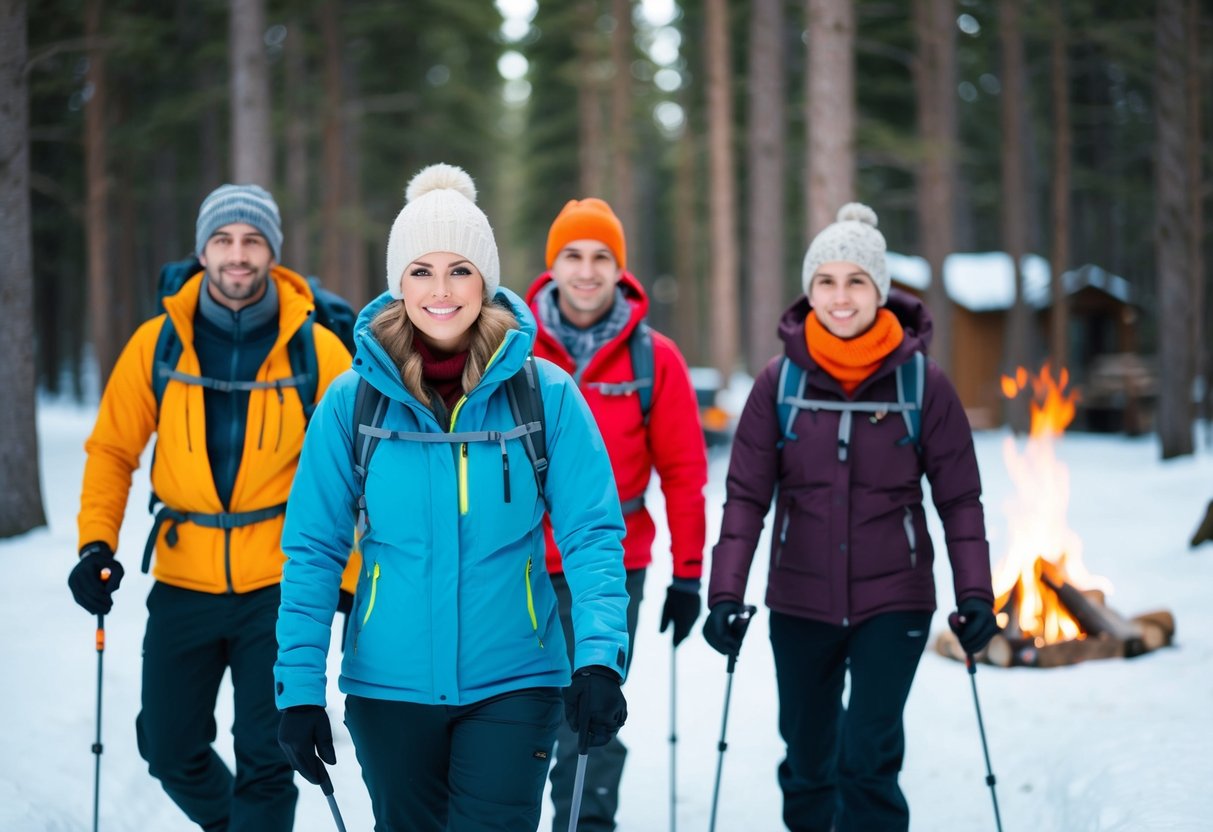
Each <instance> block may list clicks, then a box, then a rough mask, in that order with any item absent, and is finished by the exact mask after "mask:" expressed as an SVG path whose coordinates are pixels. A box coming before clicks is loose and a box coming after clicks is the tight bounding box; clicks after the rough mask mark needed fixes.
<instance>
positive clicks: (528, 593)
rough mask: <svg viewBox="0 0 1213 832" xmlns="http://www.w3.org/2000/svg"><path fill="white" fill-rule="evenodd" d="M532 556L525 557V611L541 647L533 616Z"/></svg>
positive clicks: (541, 643)
mask: <svg viewBox="0 0 1213 832" xmlns="http://www.w3.org/2000/svg"><path fill="white" fill-rule="evenodd" d="M532 563H533V558H527V559H526V611H527V614H528V615H530V616H531V629H532V630H533V631H534V632H535V640H536V641H538V642H539V646H540V647H543V639H542V638H541V637H540V635H539V619H538V618H537V617H536V616H535V594H534V591H533V590H532V589H531V566H532Z"/></svg>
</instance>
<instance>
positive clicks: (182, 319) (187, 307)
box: [78, 265, 359, 593]
mask: <svg viewBox="0 0 1213 832" xmlns="http://www.w3.org/2000/svg"><path fill="white" fill-rule="evenodd" d="M271 279H272V280H273V281H274V282H275V284H276V285H277V289H278V298H279V309H278V340H277V341H276V342H275V343H274V346H273V347H272V348H271V349H270V352H269V355H268V356H267V357H266V359H265V362H264V363H263V364H262V365H261V368H260V370H258V372H257V380H259V381H273V380H275V379H282V378H289V377H290V376H291V375H292V373H291V363H290V359H289V357H288V355H287V342H288V341H289V340H290V339H291V336H292V335H294V334H295V332H297V331H298V329H299V327H300V326H302V325H303V322H304V321H305V320H306V319H307V317H308V315H309V314H310V313H311V310H312V309H313V303H312V292H311V289H310V288H309V286H308V284H307V281H306V280H305V279H304V278H303V277H301V276H299V275H298V274H296V273H295V272H293V271H291V270H290V269H286V268H283V267H282V266H277V265H275V266H274V267H273V269H272V270H271ZM201 287H202V273H201V272H200V273H199V274H196V275H194V276H193V277H191V278H190V279H189V280H188V281H186V283H185V285H184V286H182V288H181V290H180V291H179V292H178V293H177V294H175V295H173V296H171V297H168V298H165V300H164V307H165V309H166V310H167V311H166V314H167V315H168V316H169V317H170V318H172V320H173V325H174V326H175V327H176V330H177V334H178V336H179V337H180V339H181V344H182V351H181V359H180V361H179V362H178V363H177V369H178V370H179V371H181V372H184V373H189V374H191V375H198V374H199V373H200V366H199V362H198V354H197V353H196V352H195V351H194V346H193V340H194V313H195V311H196V310H197V307H198V294H199V292H200V291H201ZM164 318H165V316H164V315H158V316H157V317H155V318H152V319H151V320H150V321H147V322H146V323H144V324H143V325H141V326H140V327H139V328H138V329H137V330H136V331H135V334H134V335H133V336H132V337H131V339H130V341H128V342H127V344H126V347H125V348H124V349H123V350H122V354H121V355H120V356H119V357H118V362H117V363H116V364H115V365H114V370H113V373H112V374H111V375H110V378H109V381H108V382H107V384H106V386H105V393H104V394H103V395H102V397H101V407H100V410H99V411H98V414H97V423H96V425H95V426H94V428H93V433H92V435H91V436H90V437H89V438H88V440H87V441H86V442H85V444H84V449H85V451H86V452H87V454H88V459H87V461H86V463H85V466H84V486H83V489H82V493H81V497H80V515H79V518H78V523H79V533H80V538H79V540H80V545H84V544H85V543H88V542H90V541H94V540H101V541H104V542H105V543H108V544H109V545H110V546H111V547H112V548H113V549H114V550H115V551H118V529H119V528H120V527H121V525H122V517H123V513H124V510H125V508H126V502H127V496H128V494H129V492H130V486H131V475H132V474H133V473H134V471H135V469H136V468H138V467H139V457H140V455H141V454H142V453H143V450H144V448H145V447H146V446H147V442H148V440H149V439H150V438H151V435H152V433H153V432H154V433H156V435H157V436H156V453H155V456H154V461H153V464H152V489H153V491H155V493H156V495H157V496H158V497H159V498H160V499H161V500H162V501H163V502H164V504H165V505H166V506H169V507H170V508H173V509H175V510H177V511H180V512H201V513H208V514H213V513H219V512H222V511H224V506H223V504H222V503H221V502H220V500H219V494H218V492H217V491H216V489H215V482H214V477H213V476H212V475H211V468H210V461H209V459H208V458H207V448H206V424H205V422H206V409H205V407H204V406H203V388H202V387H199V386H197V385H191V384H183V383H181V382H178V381H175V380H171V381H170V382H169V383H168V386H167V387H166V388H165V390H164V400H163V402H162V403H161V406H160V412H159V414H157V412H156V398H155V394H154V393H153V391H152V371H153V353H154V352H155V349H156V341H157V339H158V337H159V335H160V329H161V326H162V325H163V323H164ZM312 331H313V333H314V334H315V339H316V362H317V365H318V368H319V375H320V377H319V380H318V384H317V390H316V398H317V401H319V399H320V397H321V396H323V394H324V391H325V389H327V388H328V386H329V384H330V383H331V382H332V381H333V379H334V378H336V377H337V376H338V375H340V374H341V373H342V372H344V371H345V370H347V369H349V367H350V354H349V352H348V351H347V350H346V348H345V346H344V345H343V344H342V343H341V340H340V339H339V338H338V337H337V336H336V335H334V334H333V333H331V332H329V331H328V330H327V329H324V328H323V327H320V326H317V327H314V328H313V330H312ZM248 407H249V411H248V418H247V428H246V431H245V439H244V452H243V456H242V457H241V460H240V470H239V472H238V473H237V475H236V481H235V484H234V486H233V488H232V494H231V505H230V506H229V507H228V508H227V510H228V511H230V512H233V513H236V512H247V511H254V510H257V509H264V508H269V507H271V506H275V505H278V504H280V503H284V502H286V498H287V496H288V495H289V494H290V490H291V482H292V480H293V479H294V476H295V467H296V466H297V465H298V463H299V452H300V449H301V448H302V447H303V433H304V429H305V427H306V424H305V420H304V415H303V407H302V405H301V403H300V401H299V394H298V392H297V391H296V388H294V387H284V388H281V389H280V390H273V389H267V390H256V391H253V392H252V393H250V394H249V404H248ZM282 522H283V517H282V515H278V516H277V517H273V518H271V519H269V520H264V521H261V522H259V523H254V524H252V525H248V526H242V527H240V528H235V529H230V530H224V529H214V528H204V527H202V526H199V525H196V524H194V523H180V524H176V525H175V526H174V525H173V524H169V523H166V524H164V525H163V526H162V527H161V528H160V532H159V535H158V539H157V541H156V554H155V559H154V568H153V570H152V575H153V577H155V578H156V580H158V581H163V582H164V583H166V584H172V585H173V586H179V587H183V588H185V589H192V590H197V591H199V592H212V593H222V592H251V591H252V590H255V589H261V588H262V587H266V586H271V585H273V584H276V583H278V582H279V581H280V580H281V578H282V564H283V561H284V560H285V556H284V555H283V553H282V548H281V537H282ZM171 528H175V530H176V534H177V537H178V539H177V543H176V545H175V546H170V545H169V544H168V542H167V541H166V539H165V537H166V534H167V533H168V531H169V530H170V529H171ZM140 544H142V541H140ZM132 551H142V550H141V548H140V549H135V548H134V547H132ZM127 560H128V562H130V560H131V559H130V558H128V559H127ZM354 561H355V558H351V561H350V564H349V568H348V569H347V574H346V575H345V576H344V577H345V580H344V581H343V585H346V584H348V587H349V588H350V589H352V588H353V586H354V585H355V583H356V576H357V570H358V569H359V566H358V565H357V564H356V563H354Z"/></svg>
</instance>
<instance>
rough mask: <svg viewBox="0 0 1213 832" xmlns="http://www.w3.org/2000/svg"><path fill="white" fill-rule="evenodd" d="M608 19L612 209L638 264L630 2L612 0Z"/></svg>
mask: <svg viewBox="0 0 1213 832" xmlns="http://www.w3.org/2000/svg"><path fill="white" fill-rule="evenodd" d="M611 16H612V17H613V18H614V19H615V29H614V31H612V32H611V65H612V66H613V67H614V68H615V73H614V75H613V76H612V77H611V183H612V186H613V187H612V194H611V208H612V209H614V211H615V215H616V216H618V217H619V221H620V222H621V223H623V228H624V233H625V234H627V235H628V260H630V261H631V262H633V263H638V262H640V261H639V259H638V257H636V256H634V255H635V254H636V253H637V252H638V250H639V248H638V247H636V246H634V245H633V244H634V243H637V242H639V241H640V226H639V223H638V222H637V215H636V165H635V164H634V162H633V158H632V149H633V144H634V142H633V141H632V133H633V130H634V129H635V127H634V126H633V124H634V119H633V118H632V105H633V102H634V101H635V97H636V95H635V84H634V83H633V78H632V56H633V52H634V51H635V37H636V36H635V31H634V29H633V27H632V0H612V2H611Z"/></svg>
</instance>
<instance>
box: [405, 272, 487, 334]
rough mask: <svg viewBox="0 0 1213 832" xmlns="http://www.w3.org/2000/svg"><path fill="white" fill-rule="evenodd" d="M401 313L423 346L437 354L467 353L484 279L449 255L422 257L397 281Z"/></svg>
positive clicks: (480, 302)
mask: <svg viewBox="0 0 1213 832" xmlns="http://www.w3.org/2000/svg"><path fill="white" fill-rule="evenodd" d="M400 291H401V293H402V294H403V295H404V311H405V314H407V315H408V316H409V320H410V321H412V322H413V326H415V327H416V328H417V332H418V334H420V336H421V338H422V340H424V341H425V343H426V345H427V346H429V347H432V348H434V349H436V350H439V351H440V352H462V351H463V350H465V349H467V346H468V341H469V339H470V336H469V334H468V333H469V332H470V330H471V328H472V324H473V323H475V322H476V319H477V318H479V317H480V308H481V306H483V305H484V277H483V276H482V275H481V274H480V270H479V269H477V268H476V267H475V266H473V265H472V263H471V261H469V260H467V259H466V258H465V257H463V256H462V255H459V254H452V253H451V252H449V251H432V252H430V253H429V254H423V255H421V256H420V257H418V258H417V259H416V260H414V261H413V262H412V263H409V264H408V265H407V266H405V267H404V274H403V275H402V276H401V278H400Z"/></svg>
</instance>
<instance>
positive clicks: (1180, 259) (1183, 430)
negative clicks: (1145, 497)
mask: <svg viewBox="0 0 1213 832" xmlns="http://www.w3.org/2000/svg"><path fill="white" fill-rule="evenodd" d="M1154 45H1155V59H1156V64H1155V69H1154V82H1155V83H1154V123H1155V129H1156V131H1157V133H1156V136H1157V140H1156V147H1157V150H1156V157H1155V174H1154V199H1155V217H1154V234H1155V244H1156V246H1157V249H1156V251H1157V254H1156V260H1155V262H1156V264H1157V268H1156V271H1157V280H1158V283H1157V285H1158V332H1159V338H1158V377H1159V396H1158V435H1159V438H1160V439H1161V440H1162V457H1163V459H1171V458H1172V457H1176V456H1182V455H1185V454H1190V453H1192V450H1193V448H1192V410H1191V373H1190V371H1189V368H1190V366H1191V354H1190V353H1191V339H1190V336H1189V329H1190V321H1191V315H1190V312H1189V304H1190V303H1191V302H1192V276H1191V273H1190V271H1189V269H1190V266H1191V264H1190V263H1189V260H1188V240H1189V234H1190V232H1189V223H1190V222H1191V217H1190V216H1189V213H1188V212H1189V208H1190V206H1189V203H1188V181H1187V167H1186V163H1187V156H1186V153H1185V148H1184V143H1185V138H1186V136H1185V132H1186V129H1187V107H1186V104H1187V102H1186V99H1185V91H1184V0H1158V6H1157V18H1156V28H1155V41H1154Z"/></svg>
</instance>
